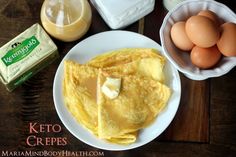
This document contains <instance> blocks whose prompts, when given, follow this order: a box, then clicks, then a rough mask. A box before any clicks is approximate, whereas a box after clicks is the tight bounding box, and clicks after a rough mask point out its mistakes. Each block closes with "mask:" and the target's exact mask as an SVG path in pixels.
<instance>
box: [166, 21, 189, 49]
mask: <svg viewBox="0 0 236 157" xmlns="http://www.w3.org/2000/svg"><path fill="white" fill-rule="evenodd" d="M170 35H171V39H172V41H173V43H174V44H175V46H176V47H177V48H179V49H181V50H183V51H190V50H191V49H192V48H193V46H194V44H193V43H192V42H191V40H190V39H189V38H188V36H187V34H186V32H185V22H183V21H180V22H177V23H175V24H174V25H173V26H172V28H171V31H170Z"/></svg>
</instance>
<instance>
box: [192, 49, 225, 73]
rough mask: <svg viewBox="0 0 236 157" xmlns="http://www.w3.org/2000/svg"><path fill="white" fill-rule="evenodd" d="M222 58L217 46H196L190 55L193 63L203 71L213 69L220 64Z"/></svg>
mask: <svg viewBox="0 0 236 157" xmlns="http://www.w3.org/2000/svg"><path fill="white" fill-rule="evenodd" d="M221 56H222V55H221V53H220V51H219V50H218V49H217V46H213V47H210V48H201V47H198V46H194V48H193V49H192V51H191V54H190V58H191V61H192V63H193V64H194V65H196V66H197V67H199V68H201V69H208V68H211V67H213V66H214V65H216V64H217V63H218V62H219V60H220V58H221Z"/></svg>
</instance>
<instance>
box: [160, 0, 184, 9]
mask: <svg viewBox="0 0 236 157" xmlns="http://www.w3.org/2000/svg"><path fill="white" fill-rule="evenodd" d="M183 1H184V0H163V5H164V6H165V8H166V9H167V10H169V11H170V10H171V9H173V8H174V7H175V6H176V5H177V4H179V3H180V2H183Z"/></svg>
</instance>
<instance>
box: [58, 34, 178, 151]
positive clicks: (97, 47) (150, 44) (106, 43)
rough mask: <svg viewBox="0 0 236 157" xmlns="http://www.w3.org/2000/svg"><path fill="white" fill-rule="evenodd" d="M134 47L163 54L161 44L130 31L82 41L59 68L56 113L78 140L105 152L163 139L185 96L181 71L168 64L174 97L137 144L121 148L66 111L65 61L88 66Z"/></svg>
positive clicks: (167, 79)
mask: <svg viewBox="0 0 236 157" xmlns="http://www.w3.org/2000/svg"><path fill="white" fill-rule="evenodd" d="M132 47H133V48H137V47H140V48H141V47H143V48H155V49H158V50H159V51H161V47H160V45H159V44H157V43H156V42H155V41H153V40H151V39H149V38H147V37H145V36H143V35H140V34H137V33H133V32H128V31H108V32H103V33H99V34H96V35H93V36H91V37H89V38H87V39H85V40H83V41H81V42H79V43H78V44H77V45H76V46H74V47H73V48H72V49H71V50H70V51H69V52H68V54H67V55H66V56H65V57H64V59H63V60H62V62H61V63H60V65H59V67H58V69H57V72H56V75H55V78H54V84H53V99H54V104H55V107H56V111H57V113H58V115H59V117H60V119H61V121H62V123H63V124H64V125H65V126H66V128H67V129H68V130H69V131H70V132H71V133H72V134H73V135H74V136H75V137H77V138H78V139H80V140H81V141H83V142H84V143H87V144H88V145H90V146H93V147H97V148H100V149H105V150H127V149H132V148H136V147H139V146H142V145H144V144H146V143H148V142H150V141H152V140H153V139H155V138H156V137H157V136H159V135H160V134H161V133H162V132H163V131H164V130H165V129H166V128H167V126H168V125H169V124H170V122H171V121H172V119H173V118H174V116H175V114H176V111H177V109H178V106H179V101H180V94H181V86H180V78H179V74H178V72H177V70H176V69H175V68H174V67H173V66H172V65H171V64H170V63H169V62H167V64H166V66H165V69H164V72H165V76H166V84H167V85H168V86H169V87H170V88H171V89H172V96H171V98H170V100H169V102H168V105H167V106H166V108H165V109H164V111H163V112H162V113H161V114H160V115H159V116H158V118H157V119H156V120H155V122H154V123H153V124H152V125H151V126H149V127H148V128H145V129H143V130H141V131H140V133H139V136H138V139H137V141H136V142H135V143H133V144H130V145H118V144H112V143H109V142H107V141H104V140H101V139H98V138H97V137H96V136H94V135H92V134H91V133H90V132H89V131H87V130H86V129H85V128H83V127H82V126H81V125H80V124H79V123H77V122H76V120H75V119H74V118H73V117H72V115H71V114H70V113H69V112H68V110H67V109H66V107H65V105H64V102H63V94H62V80H63V61H64V60H65V59H73V60H76V61H78V62H79V63H86V62H87V61H89V60H90V59H92V58H93V57H95V56H97V55H99V54H102V53H104V52H107V51H111V50H115V49H120V48H132Z"/></svg>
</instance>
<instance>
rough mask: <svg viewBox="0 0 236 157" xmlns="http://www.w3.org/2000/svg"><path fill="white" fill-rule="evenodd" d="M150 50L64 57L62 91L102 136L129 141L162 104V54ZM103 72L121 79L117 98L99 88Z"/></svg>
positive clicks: (78, 115) (87, 124)
mask: <svg viewBox="0 0 236 157" xmlns="http://www.w3.org/2000/svg"><path fill="white" fill-rule="evenodd" d="M155 52H156V50H154V49H143V48H142V49H133V48H129V49H121V50H117V51H113V52H111V53H105V54H102V55H100V56H98V57H96V58H94V59H92V60H91V61H89V62H88V63H86V64H83V65H81V64H79V63H77V62H74V61H65V62H64V81H63V96H64V100H65V104H66V107H67V108H68V110H69V112H71V114H72V115H73V116H74V117H75V119H76V120H77V121H78V122H79V123H80V124H81V125H82V126H84V127H85V128H87V129H88V130H89V131H90V132H91V133H93V134H94V135H96V136H98V137H99V138H101V139H105V140H107V141H110V142H113V143H118V144H130V143H133V142H135V141H136V139H137V136H138V131H139V130H140V129H142V128H145V127H146V126H148V125H150V124H151V123H152V121H153V120H154V119H155V118H156V117H157V115H158V114H159V113H160V112H161V111H162V109H163V108H164V107H165V105H166V104H167V101H168V99H169V97H170V93H171V92H170V89H169V88H168V87H167V86H166V85H164V84H163V82H164V80H165V78H164V74H163V67H164V64H165V59H164V58H163V57H162V56H161V55H159V54H158V53H155ZM107 77H117V78H121V81H122V82H121V88H120V93H119V95H118V97H116V98H115V99H110V98H108V97H107V96H106V95H104V93H103V92H102V91H101V86H102V85H103V83H104V80H105V79H106V78H107Z"/></svg>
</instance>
